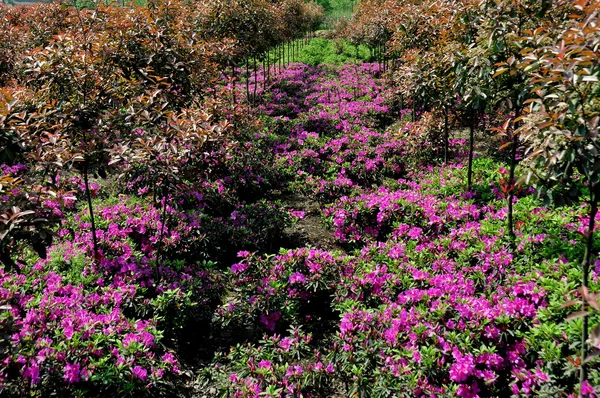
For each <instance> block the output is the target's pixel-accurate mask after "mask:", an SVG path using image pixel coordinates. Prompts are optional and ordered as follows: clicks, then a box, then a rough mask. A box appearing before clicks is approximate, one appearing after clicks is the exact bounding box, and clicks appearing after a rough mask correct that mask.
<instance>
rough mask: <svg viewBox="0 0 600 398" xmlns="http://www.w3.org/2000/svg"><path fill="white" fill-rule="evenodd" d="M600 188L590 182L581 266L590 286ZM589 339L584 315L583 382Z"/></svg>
mask: <svg viewBox="0 0 600 398" xmlns="http://www.w3.org/2000/svg"><path fill="white" fill-rule="evenodd" d="M599 189H600V185H593V184H590V202H589V206H590V210H589V217H590V219H589V221H588V235H587V241H586V246H585V254H584V255H583V261H582V263H581V268H582V270H583V276H582V278H581V286H582V287H585V288H587V287H588V279H589V274H590V259H591V256H592V250H593V248H594V227H595V226H596V214H598V197H597V193H598V192H597V191H598V190H599ZM587 308H588V305H587V303H586V302H585V301H584V302H583V306H582V308H581V310H582V311H587ZM587 339H588V317H587V316H584V317H583V325H582V330H581V368H580V373H579V383H583V382H584V381H586V380H587V364H585V363H583V361H584V360H585V358H586V357H587V348H586V344H587Z"/></svg>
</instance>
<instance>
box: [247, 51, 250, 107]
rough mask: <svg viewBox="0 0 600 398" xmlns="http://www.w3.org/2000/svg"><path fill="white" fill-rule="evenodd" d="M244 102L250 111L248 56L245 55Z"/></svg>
mask: <svg viewBox="0 0 600 398" xmlns="http://www.w3.org/2000/svg"><path fill="white" fill-rule="evenodd" d="M246 104H247V105H248V111H250V58H248V57H246Z"/></svg>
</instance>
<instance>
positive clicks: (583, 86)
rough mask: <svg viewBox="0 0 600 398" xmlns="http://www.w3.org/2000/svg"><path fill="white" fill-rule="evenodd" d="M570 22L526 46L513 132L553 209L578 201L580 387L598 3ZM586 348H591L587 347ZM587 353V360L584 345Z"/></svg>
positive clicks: (590, 240)
mask: <svg viewBox="0 0 600 398" xmlns="http://www.w3.org/2000/svg"><path fill="white" fill-rule="evenodd" d="M575 7H576V10H577V12H575V13H573V14H572V18H574V19H573V20H572V22H571V23H570V24H569V26H568V28H566V29H564V30H563V31H562V32H561V33H560V35H559V36H558V38H557V39H555V40H553V32H551V31H548V30H544V29H538V30H536V31H533V32H530V36H531V40H533V41H535V42H537V43H541V44H544V43H546V42H547V41H548V40H552V41H553V42H554V44H552V45H542V46H540V48H537V49H535V48H531V49H530V50H528V51H526V55H525V56H524V60H523V62H522V63H521V64H520V65H519V66H520V68H521V70H522V71H524V72H527V71H530V72H531V73H532V76H533V77H532V79H531V84H532V85H533V92H534V93H535V97H534V98H532V99H530V100H528V103H527V115H526V117H525V118H524V119H523V120H524V122H523V125H522V127H520V128H519V129H518V133H519V134H520V137H521V139H522V140H523V141H524V142H525V143H526V144H527V146H528V148H527V155H528V157H527V159H528V161H529V165H530V166H531V173H530V176H529V177H530V178H531V177H533V176H535V177H536V181H537V184H538V185H539V186H540V188H542V191H543V192H545V194H546V197H547V198H548V199H549V200H551V201H554V202H561V201H569V200H573V199H576V198H583V200H585V202H586V203H587V209H588V221H587V229H586V231H585V234H584V240H585V254H584V257H583V260H582V263H581V268H582V279H581V293H582V296H583V297H582V300H577V301H573V302H569V303H567V305H575V304H581V305H582V308H581V310H580V311H579V312H576V313H575V314H572V316H571V318H577V317H583V329H582V335H581V357H580V361H581V372H580V382H581V383H582V385H583V383H584V382H585V381H586V379H587V366H588V365H587V364H588V362H589V361H590V360H591V359H592V358H593V357H594V356H596V355H598V354H599V353H600V351H599V349H600V325H596V326H595V327H594V328H593V330H592V334H591V338H590V341H588V336H589V332H588V327H589V325H588V315H589V314H590V310H592V309H593V310H595V311H599V310H600V306H599V305H598V301H597V298H598V295H593V294H590V293H589V292H588V279H589V273H590V271H589V270H590V263H591V261H592V256H593V253H594V236H595V233H594V229H595V227H596V216H597V214H598V206H599V203H600V135H599V133H600V131H599V126H600V3H598V2H597V1H587V0H578V1H576V2H575ZM590 343H591V344H590ZM588 344H590V345H591V346H592V347H593V351H592V353H591V355H588V353H589V345H588Z"/></svg>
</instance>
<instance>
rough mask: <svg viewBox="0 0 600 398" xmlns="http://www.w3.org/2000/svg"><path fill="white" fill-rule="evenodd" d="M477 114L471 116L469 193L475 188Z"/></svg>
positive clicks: (468, 172) (468, 171)
mask: <svg viewBox="0 0 600 398" xmlns="http://www.w3.org/2000/svg"><path fill="white" fill-rule="evenodd" d="M475 119H476V117H475V113H474V112H473V113H472V114H471V125H470V126H469V166H468V169H467V191H470V190H471V188H472V187H473V150H474V146H475Z"/></svg>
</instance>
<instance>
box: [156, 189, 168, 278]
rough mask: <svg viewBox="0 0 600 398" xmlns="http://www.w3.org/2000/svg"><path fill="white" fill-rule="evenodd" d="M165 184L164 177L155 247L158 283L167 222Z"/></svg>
mask: <svg viewBox="0 0 600 398" xmlns="http://www.w3.org/2000/svg"><path fill="white" fill-rule="evenodd" d="M167 186H168V182H167V179H166V178H165V181H164V183H163V190H164V192H163V203H162V205H163V208H162V215H161V217H160V220H161V226H160V238H159V240H158V248H157V249H156V269H155V272H156V281H157V283H158V281H159V280H160V271H159V267H160V257H161V255H162V249H163V240H164V238H165V224H166V223H167V197H168V195H167Z"/></svg>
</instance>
